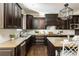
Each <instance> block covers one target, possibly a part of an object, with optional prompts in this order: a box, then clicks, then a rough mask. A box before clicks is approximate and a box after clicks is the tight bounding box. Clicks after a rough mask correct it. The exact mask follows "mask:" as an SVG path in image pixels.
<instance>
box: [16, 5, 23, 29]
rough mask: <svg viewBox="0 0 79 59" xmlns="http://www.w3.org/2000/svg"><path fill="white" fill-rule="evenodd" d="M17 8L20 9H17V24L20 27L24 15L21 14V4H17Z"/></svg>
mask: <svg viewBox="0 0 79 59" xmlns="http://www.w3.org/2000/svg"><path fill="white" fill-rule="evenodd" d="M17 9H18V11H17V14H18V15H17V26H18V28H22V18H21V17H22V15H21V8H20V7H19V6H17Z"/></svg>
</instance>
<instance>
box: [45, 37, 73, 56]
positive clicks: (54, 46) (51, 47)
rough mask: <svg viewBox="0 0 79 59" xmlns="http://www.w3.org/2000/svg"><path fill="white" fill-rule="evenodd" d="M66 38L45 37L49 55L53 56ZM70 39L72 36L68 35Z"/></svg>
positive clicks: (59, 49)
mask: <svg viewBox="0 0 79 59" xmlns="http://www.w3.org/2000/svg"><path fill="white" fill-rule="evenodd" d="M64 39H68V38H67V37H47V49H48V55H49V56H55V55H56V50H57V51H58V52H59V54H60V51H61V49H62V47H63V40H64ZM70 39H72V37H70Z"/></svg>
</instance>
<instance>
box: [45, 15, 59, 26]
mask: <svg viewBox="0 0 79 59" xmlns="http://www.w3.org/2000/svg"><path fill="white" fill-rule="evenodd" d="M45 17H46V26H56V24H57V20H56V19H57V17H58V14H46V15H45Z"/></svg>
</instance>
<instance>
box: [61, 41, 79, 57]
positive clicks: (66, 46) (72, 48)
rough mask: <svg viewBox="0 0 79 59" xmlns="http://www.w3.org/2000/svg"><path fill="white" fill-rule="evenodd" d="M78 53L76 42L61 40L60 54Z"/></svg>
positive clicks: (72, 54) (74, 54)
mask: <svg viewBox="0 0 79 59" xmlns="http://www.w3.org/2000/svg"><path fill="white" fill-rule="evenodd" d="M77 55H78V44H76V42H74V41H70V42H69V41H68V40H64V41H63V47H62V50H61V52H60V56H77Z"/></svg>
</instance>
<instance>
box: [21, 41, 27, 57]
mask: <svg viewBox="0 0 79 59" xmlns="http://www.w3.org/2000/svg"><path fill="white" fill-rule="evenodd" d="M25 47H26V43H25V42H23V43H22V44H21V45H20V49H21V56H25V54H26V48H25Z"/></svg>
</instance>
